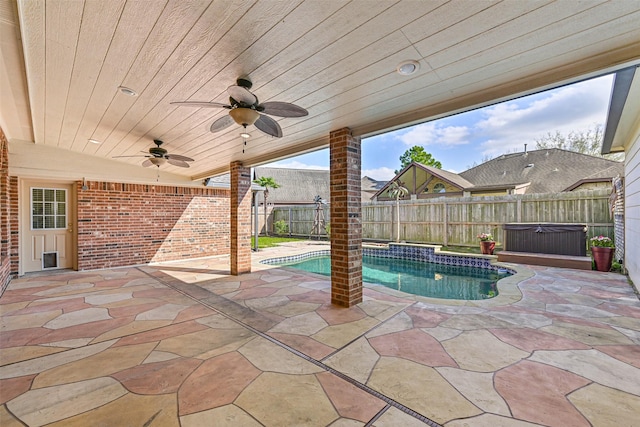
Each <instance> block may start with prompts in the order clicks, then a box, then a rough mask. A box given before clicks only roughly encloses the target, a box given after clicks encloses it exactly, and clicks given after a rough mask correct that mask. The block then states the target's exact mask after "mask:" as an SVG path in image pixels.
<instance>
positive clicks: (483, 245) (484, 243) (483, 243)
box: [478, 233, 496, 255]
mask: <svg viewBox="0 0 640 427" xmlns="http://www.w3.org/2000/svg"><path fill="white" fill-rule="evenodd" d="M478 239H480V250H481V251H482V253H483V254H485V255H493V250H494V249H495V248H496V242H495V240H493V235H491V233H480V234H478Z"/></svg>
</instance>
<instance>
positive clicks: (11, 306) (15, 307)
mask: <svg viewBox="0 0 640 427" xmlns="http://www.w3.org/2000/svg"><path fill="white" fill-rule="evenodd" d="M5 292H7V291H5ZM28 305H29V301H22V302H14V303H6V304H5V302H4V299H2V300H0V316H10V315H12V314H20V313H17V312H18V311H20V310H22V309H24V308H26V307H27V306H28ZM55 308H58V307H57V306H56V307H55ZM47 310H49V308H48V307H46V308H45V309H44V310H43V311H47ZM22 314H28V313H22Z"/></svg>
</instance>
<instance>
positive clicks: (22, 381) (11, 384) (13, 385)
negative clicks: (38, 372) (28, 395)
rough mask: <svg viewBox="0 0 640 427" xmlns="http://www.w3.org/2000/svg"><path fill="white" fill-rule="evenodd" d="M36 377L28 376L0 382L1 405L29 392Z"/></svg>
mask: <svg viewBox="0 0 640 427" xmlns="http://www.w3.org/2000/svg"><path fill="white" fill-rule="evenodd" d="M34 377H35V375H26V376H24V377H16V378H7V379H4V380H0V405H2V404H4V403H6V402H8V401H9V400H11V399H13V398H15V397H17V396H20V395H21V394H22V393H25V392H26V391H28V390H29V389H30V388H31V382H32V381H33V378H34Z"/></svg>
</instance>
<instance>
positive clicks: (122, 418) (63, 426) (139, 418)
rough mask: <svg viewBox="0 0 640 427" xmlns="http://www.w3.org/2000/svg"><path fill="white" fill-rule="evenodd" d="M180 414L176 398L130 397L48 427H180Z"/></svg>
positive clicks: (165, 396)
mask: <svg viewBox="0 0 640 427" xmlns="http://www.w3.org/2000/svg"><path fill="white" fill-rule="evenodd" d="M177 412H178V411H177V404H176V398H175V396H174V395H170V394H169V395H160V396H136V395H135V394H131V393H127V394H126V395H124V396H122V397H121V398H119V399H117V400H115V401H113V402H111V403H108V404H106V405H104V406H102V407H100V408H96V409H94V410H92V411H89V412H85V413H83V414H80V415H76V416H75V417H71V418H67V419H64V420H62V421H60V422H57V423H53V424H48V425H47V427H88V426H96V427H97V426H114V427H115V426H123V427H124V426H141V427H142V426H149V427H152V426H153V427H180V423H179V422H178V414H177ZM98 421H99V423H98Z"/></svg>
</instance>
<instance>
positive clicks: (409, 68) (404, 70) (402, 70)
mask: <svg viewBox="0 0 640 427" xmlns="http://www.w3.org/2000/svg"><path fill="white" fill-rule="evenodd" d="M419 69H420V63H419V62H418V61H413V60H410V61H403V62H401V63H399V64H398V66H397V67H396V71H397V72H398V74H400V75H401V76H409V75H411V74H413V73H415V72H416V71H418V70H419Z"/></svg>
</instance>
